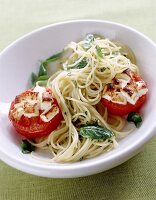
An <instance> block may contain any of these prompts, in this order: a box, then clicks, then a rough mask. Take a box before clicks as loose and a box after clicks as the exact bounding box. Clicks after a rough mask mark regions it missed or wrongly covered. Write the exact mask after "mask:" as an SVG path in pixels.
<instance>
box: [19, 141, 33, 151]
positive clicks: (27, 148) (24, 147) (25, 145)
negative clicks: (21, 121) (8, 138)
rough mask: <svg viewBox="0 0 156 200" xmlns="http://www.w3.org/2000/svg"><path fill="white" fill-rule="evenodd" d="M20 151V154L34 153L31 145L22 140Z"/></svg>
mask: <svg viewBox="0 0 156 200" xmlns="http://www.w3.org/2000/svg"><path fill="white" fill-rule="evenodd" d="M21 150H22V153H24V154H27V153H31V152H32V151H34V150H35V147H34V146H33V145H32V144H30V143H29V142H28V141H27V140H22V143H21Z"/></svg>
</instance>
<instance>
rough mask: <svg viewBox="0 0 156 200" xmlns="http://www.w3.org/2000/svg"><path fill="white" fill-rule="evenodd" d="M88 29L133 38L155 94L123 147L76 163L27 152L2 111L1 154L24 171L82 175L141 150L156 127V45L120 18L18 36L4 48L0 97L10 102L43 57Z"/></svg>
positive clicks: (125, 39) (115, 37) (122, 38)
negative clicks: (38, 157) (42, 158)
mask: <svg viewBox="0 0 156 200" xmlns="http://www.w3.org/2000/svg"><path fill="white" fill-rule="evenodd" d="M86 33H97V34H100V35H103V36H105V37H108V38H110V39H113V40H117V41H120V42H123V43H125V44H127V45H128V46H129V47H131V48H132V50H133V51H134V53H135V55H136V58H137V64H138V66H139V67H140V69H141V72H142V76H143V77H144V80H145V81H146V82H147V84H148V88H149V93H148V94H149V95H148V96H149V97H148V101H147V103H146V105H145V106H144V108H143V109H142V113H143V123H142V126H141V127H140V128H139V129H137V130H135V131H134V132H132V133H131V134H129V135H128V136H127V137H125V138H124V139H123V140H121V141H120V142H119V147H118V148H116V149H113V150H111V151H110V152H107V153H104V154H102V155H100V156H97V157H95V158H92V159H88V160H84V161H81V162H76V163H67V164H58V163H44V162H41V161H38V160H35V159H33V158H32V157H31V156H30V155H25V154H22V153H21V150H20V148H19V143H20V136H18V135H17V134H16V133H15V131H14V130H13V128H12V126H11V124H10V122H9V120H8V118H7V115H6V114H3V113H0V158H1V159H2V160H3V161H4V162H6V163H7V164H9V165H11V166H12V167H14V168H17V169H19V170H21V171H24V172H28V173H31V174H34V175H38V176H44V177H59V178H60V177H62V178H66V177H79V176H87V175H91V174H94V173H98V172H102V171H105V170H108V169H110V168H112V167H115V166H117V165H119V164H121V163H123V162H125V161H126V160H128V159H129V158H131V157H132V156H134V155H135V154H137V153H138V152H139V151H140V150H141V148H142V147H143V146H144V145H145V144H146V143H147V142H148V141H149V140H150V139H151V138H152V137H153V136H154V135H155V133H156V131H155V128H156V122H155V119H156V103H155V102H156V95H155V94H156V45H155V44H154V43H153V42H152V41H151V40H150V39H149V38H147V37H146V36H144V35H143V34H142V33H139V32H138V31H136V30H134V29H132V28H130V27H127V26H124V25H121V24H117V23H112V22H107V21H98V20H80V21H69V22H63V23H58V24H53V25H49V26H46V27H43V28H40V29H38V30H36V31H33V32H31V33H29V34H27V35H26V36H24V37H22V38H20V39H18V40H17V41H15V42H14V43H12V44H11V45H10V46H9V47H7V48H6V49H5V50H4V51H3V52H2V53H1V54H0V66H1V72H0V101H1V102H10V101H11V100H12V99H13V98H14V97H15V96H16V95H17V94H18V93H20V92H22V91H23V90H25V89H26V88H28V83H29V81H30V75H31V73H32V72H37V70H38V61H39V60H42V59H45V58H47V57H49V56H51V55H52V54H54V53H57V52H59V51H60V50H62V49H63V47H65V46H66V45H67V44H68V43H69V42H70V41H78V40H79V39H82V38H83V37H84V36H85V35H86Z"/></svg>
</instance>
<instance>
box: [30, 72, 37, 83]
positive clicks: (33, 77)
mask: <svg viewBox="0 0 156 200" xmlns="http://www.w3.org/2000/svg"><path fill="white" fill-rule="evenodd" d="M37 81H38V76H37V75H36V74H35V73H32V74H31V83H32V86H35V85H36V82H37Z"/></svg>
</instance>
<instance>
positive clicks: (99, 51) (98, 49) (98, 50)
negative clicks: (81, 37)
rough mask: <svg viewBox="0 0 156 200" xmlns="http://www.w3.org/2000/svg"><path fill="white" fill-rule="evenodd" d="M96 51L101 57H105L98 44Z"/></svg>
mask: <svg viewBox="0 0 156 200" xmlns="http://www.w3.org/2000/svg"><path fill="white" fill-rule="evenodd" d="M96 52H97V55H98V56H99V57H100V58H103V53H102V48H101V47H99V46H98V45H96Z"/></svg>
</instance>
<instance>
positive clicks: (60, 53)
mask: <svg viewBox="0 0 156 200" xmlns="http://www.w3.org/2000/svg"><path fill="white" fill-rule="evenodd" d="M62 53H63V51H61V52H59V53H57V54H54V55H53V56H50V57H49V58H47V59H46V60H45V61H44V62H43V63H46V64H48V63H51V62H54V61H56V60H58V59H59V58H60V57H61V55H62Z"/></svg>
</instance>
